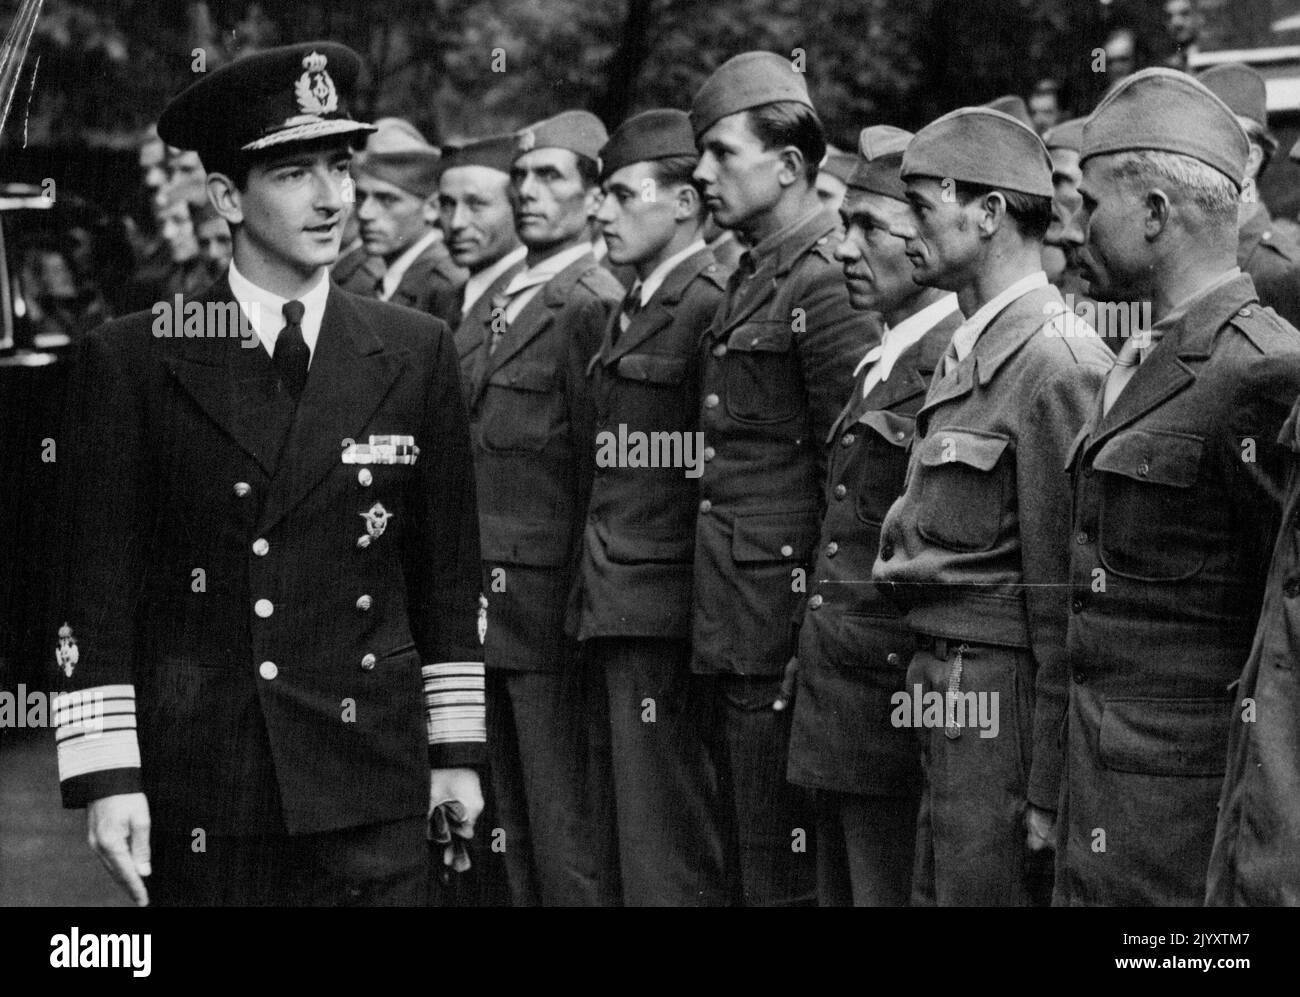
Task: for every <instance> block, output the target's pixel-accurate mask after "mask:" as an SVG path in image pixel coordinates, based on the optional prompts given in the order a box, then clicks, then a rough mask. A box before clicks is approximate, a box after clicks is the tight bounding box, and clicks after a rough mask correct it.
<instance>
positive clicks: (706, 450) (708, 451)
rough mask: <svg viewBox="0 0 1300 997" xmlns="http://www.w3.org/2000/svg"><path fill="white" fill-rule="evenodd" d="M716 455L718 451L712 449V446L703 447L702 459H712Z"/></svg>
mask: <svg viewBox="0 0 1300 997" xmlns="http://www.w3.org/2000/svg"><path fill="white" fill-rule="evenodd" d="M716 456H718V452H717V451H716V450H714V449H713V447H705V448H704V459H705V460H713V458H714V457H716Z"/></svg>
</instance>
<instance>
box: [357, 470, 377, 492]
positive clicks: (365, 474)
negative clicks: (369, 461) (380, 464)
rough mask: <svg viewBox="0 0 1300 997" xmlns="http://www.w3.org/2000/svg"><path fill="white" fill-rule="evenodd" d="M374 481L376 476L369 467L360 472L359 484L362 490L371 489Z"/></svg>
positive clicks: (358, 474)
mask: <svg viewBox="0 0 1300 997" xmlns="http://www.w3.org/2000/svg"><path fill="white" fill-rule="evenodd" d="M374 480H375V476H374V475H373V474H371V473H370V468H368V467H363V468H362V469H361V470H360V471H358V472H357V484H359V485H360V486H361V487H362V488H369V487H370V482H372V481H374Z"/></svg>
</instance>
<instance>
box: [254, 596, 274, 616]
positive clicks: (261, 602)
mask: <svg viewBox="0 0 1300 997" xmlns="http://www.w3.org/2000/svg"><path fill="white" fill-rule="evenodd" d="M253 612H254V613H256V614H257V615H258V616H260V617H261V618H262V619H266V618H267V617H268V616H270V615H271V614H272V613H274V612H275V606H274V605H273V604H272V603H271V600H270V599H258V600H257V602H255V603H253Z"/></svg>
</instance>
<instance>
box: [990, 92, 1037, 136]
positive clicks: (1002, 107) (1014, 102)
mask: <svg viewBox="0 0 1300 997" xmlns="http://www.w3.org/2000/svg"><path fill="white" fill-rule="evenodd" d="M984 106H985V107H988V108H992V109H993V110H995V111H1001V112H1002V113H1003V114H1009V115H1011V116H1012V117H1013V118H1015V119H1016V120H1017V121H1019V122H1020V123H1021V124H1022V125H1025V126H1027V127H1029V128H1033V127H1034V119H1033V118H1031V117H1030V116H1029V105H1028V104H1026V103H1025V98H1023V97H1017V96H1016V95H1015V94H1013V93H1009V94H1005V95H1004V96H1002V97H994V98H993V99H992V100H991V101H989V102H988V103H987V104H985V105H984Z"/></svg>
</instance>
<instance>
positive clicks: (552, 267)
mask: <svg viewBox="0 0 1300 997" xmlns="http://www.w3.org/2000/svg"><path fill="white" fill-rule="evenodd" d="M590 252H591V243H589V242H587V241H585V240H584V241H582V242H580V243H578V244H577V245H576V246H570V247H569V248H568V249H562V250H560V251H559V252H558V253H555V254H554V255H552V256H548V257H547V258H546V259H544V260H542V261H541V262H540V263H538V264H537V265H536V266H533V267H529V268H528V269H527V270H521V271H520V272H519V273H517V274H515V279H514V280H512V281H511V282H510V286H509V287H507V288H506V291H505V293H506V297H507V298H509V299H510V300H509V301H508V302H507V304H506V325H511V324H512V323H513V322H514V320H515V319H517V318H518V317H519V313H520V312H522V311H523V310H524V306H525V305H527V304H528V302H530V301H532V300H533V295H535V294H536V293H537V292H538V291H540V290H541V289H542V285H543V284H545V283H547V282H548V281H549V280H550V279H551V278H552V277H554V276H555V275H556V274H558V273H559V272H560V271H561V270H563V269H564V268H565V267H567V266H569V265H571V264H573V263H576V262H577V261H578V260H580V259H582V257H584V256H586V255H587V254H588V253H590Z"/></svg>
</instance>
